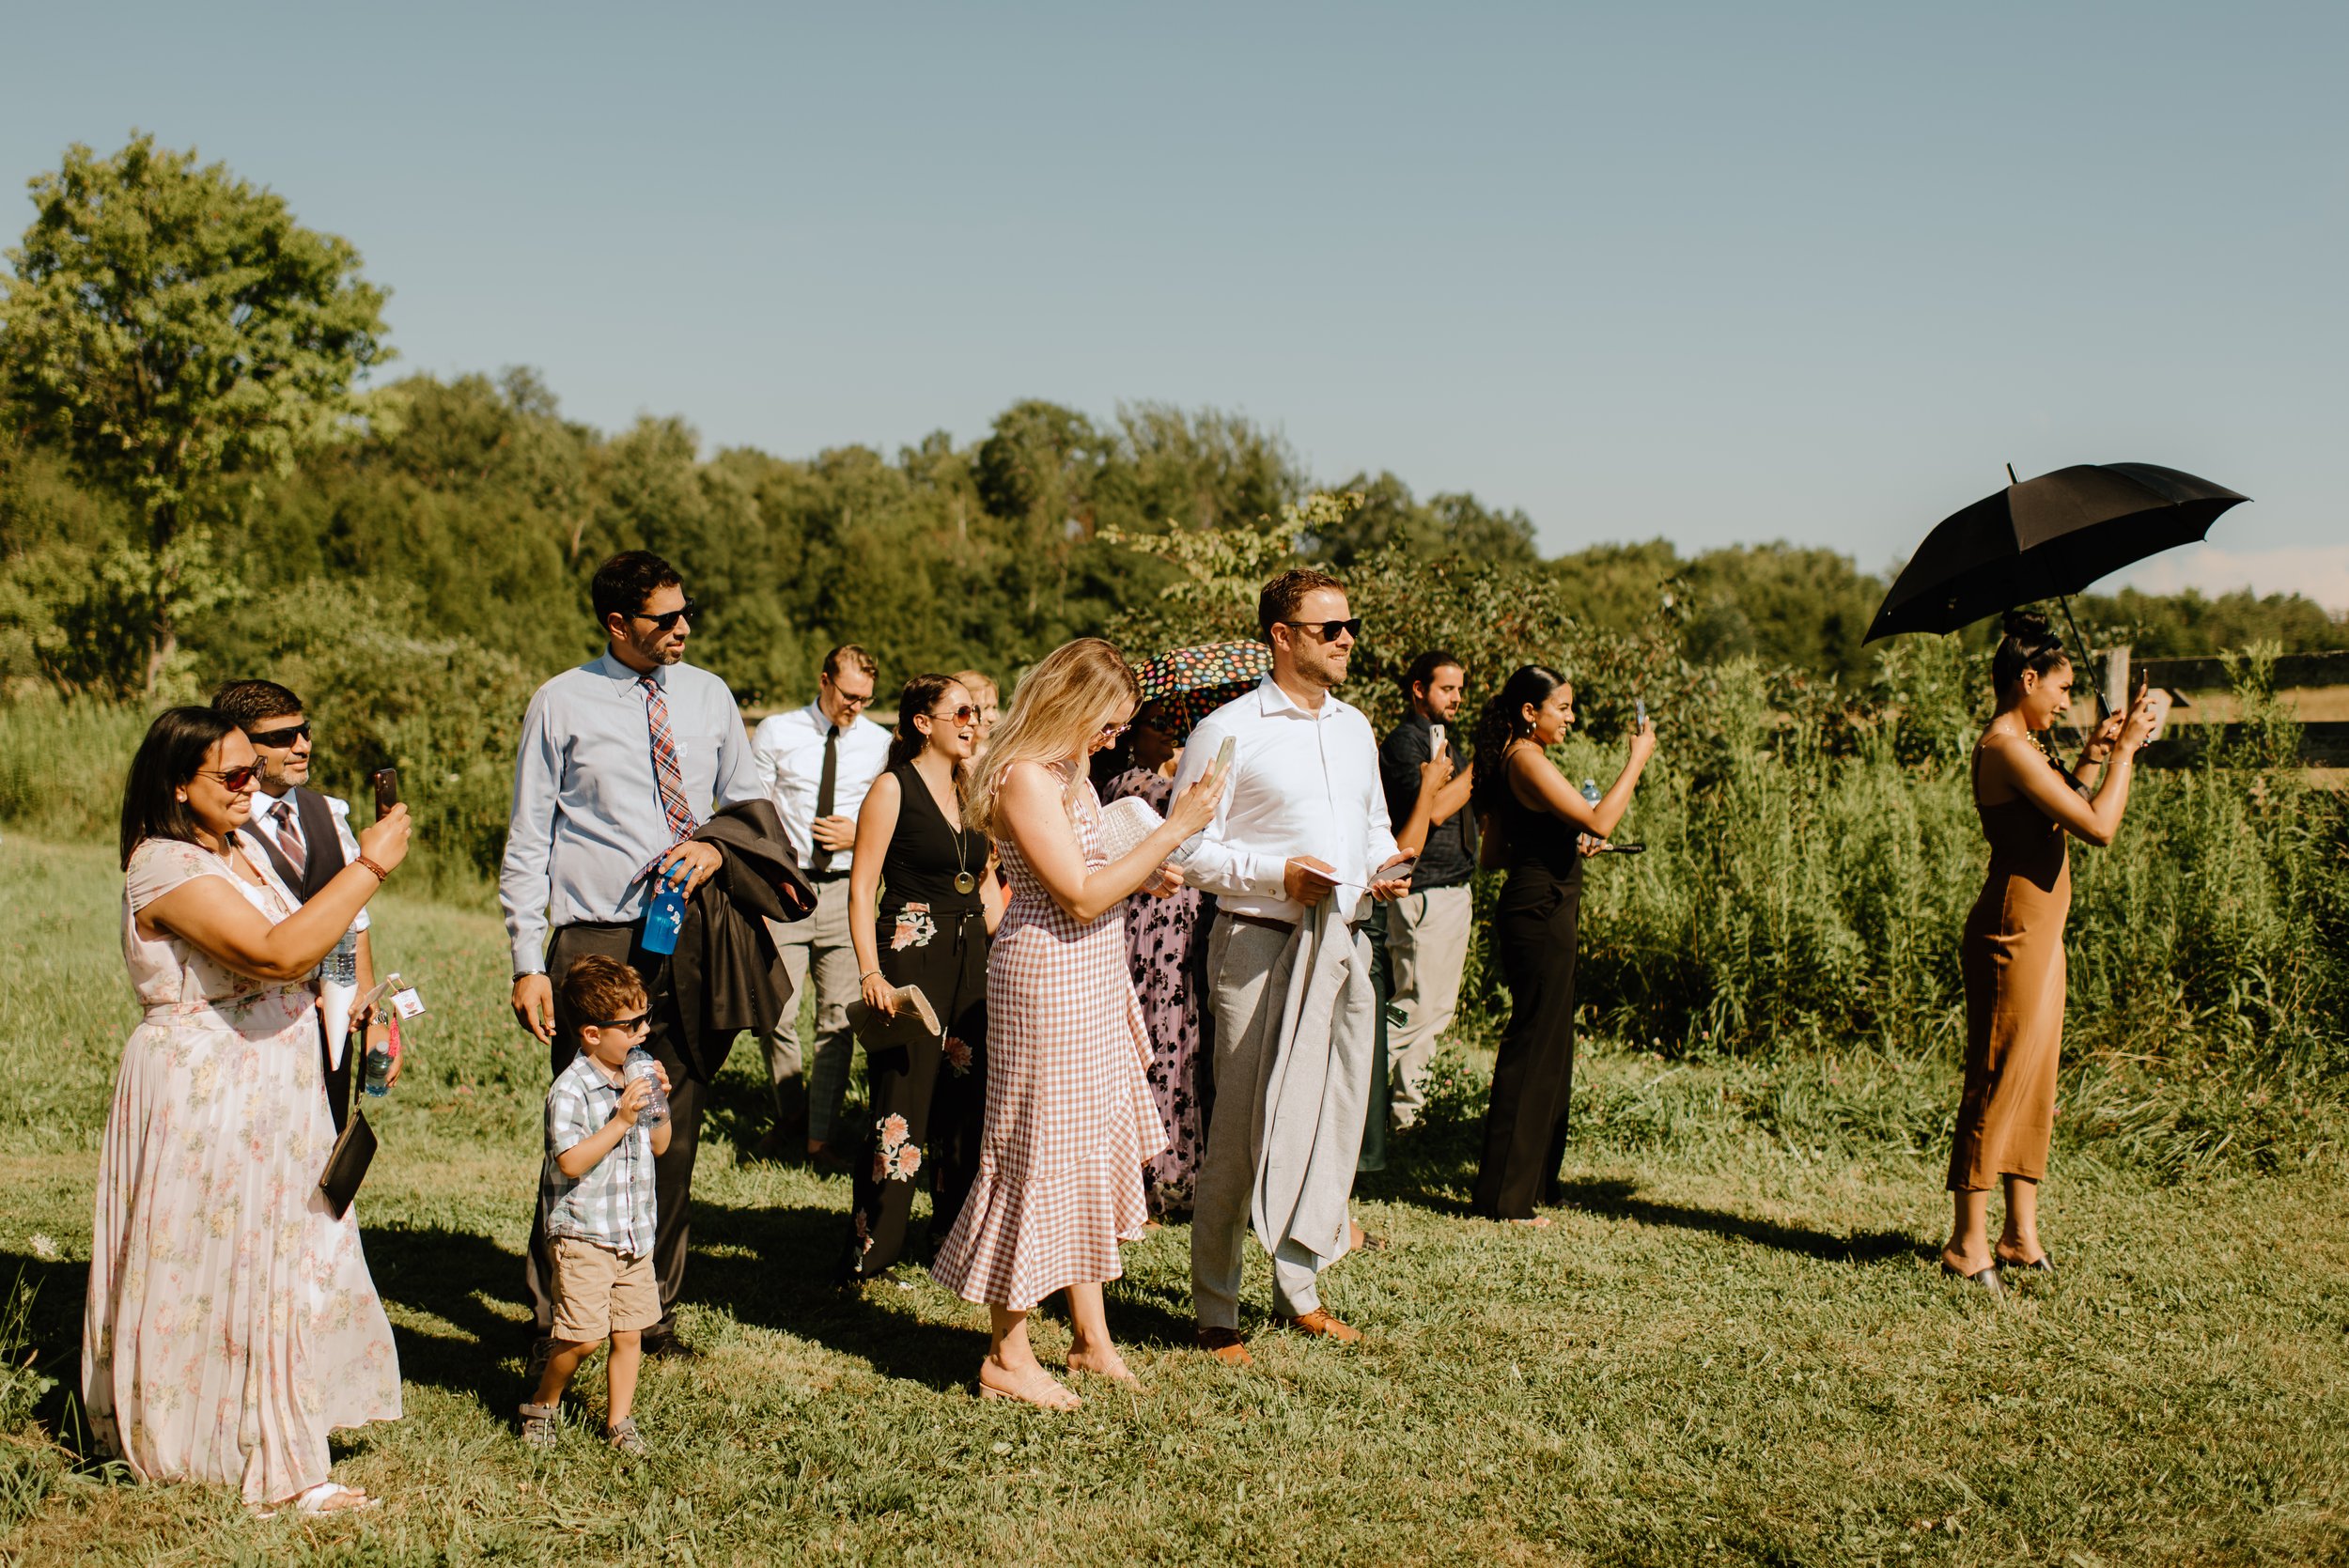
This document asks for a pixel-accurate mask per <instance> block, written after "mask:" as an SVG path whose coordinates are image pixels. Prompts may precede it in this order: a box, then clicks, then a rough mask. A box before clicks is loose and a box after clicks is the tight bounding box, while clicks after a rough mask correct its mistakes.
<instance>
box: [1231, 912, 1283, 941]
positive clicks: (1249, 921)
mask: <svg viewBox="0 0 2349 1568" xmlns="http://www.w3.org/2000/svg"><path fill="white" fill-rule="evenodd" d="M1221 914H1222V916H1223V918H1224V919H1225V920H1232V921H1237V922H1238V923H1239V924H1242V925H1254V926H1260V927H1262V928H1263V929H1265V930H1267V931H1278V932H1280V933H1281V935H1283V937H1285V936H1288V935H1290V934H1291V933H1292V932H1294V931H1295V930H1296V929H1297V922H1295V921H1293V920H1272V919H1270V918H1268V917H1267V916H1264V915H1244V914H1241V913H1240V912H1239V911H1238V910H1237V909H1225V910H1222V911H1221Z"/></svg>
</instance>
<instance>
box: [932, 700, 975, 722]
mask: <svg viewBox="0 0 2349 1568" xmlns="http://www.w3.org/2000/svg"><path fill="white" fill-rule="evenodd" d="M930 717H931V718H933V719H952V720H953V721H954V722H956V723H957V724H975V723H977V722H978V720H979V710H978V709H977V708H975V707H972V706H971V705H970V704H969V703H965V704H963V705H962V706H960V707H958V708H956V709H955V710H954V711H953V712H951V713H950V712H948V711H947V710H945V709H944V708H933V709H931V711H930Z"/></svg>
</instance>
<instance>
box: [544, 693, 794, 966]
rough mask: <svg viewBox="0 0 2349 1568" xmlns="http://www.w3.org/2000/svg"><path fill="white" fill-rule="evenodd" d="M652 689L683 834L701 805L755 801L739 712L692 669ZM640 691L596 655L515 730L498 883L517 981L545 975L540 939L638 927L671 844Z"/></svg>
mask: <svg viewBox="0 0 2349 1568" xmlns="http://www.w3.org/2000/svg"><path fill="white" fill-rule="evenodd" d="M652 677H653V681H654V683H655V684H656V685H658V686H659V687H660V688H661V703H662V706H665V707H667V709H668V710H669V737H670V739H671V740H672V741H673V742H675V744H676V747H677V772H678V774H679V776H680V777H681V779H682V781H683V783H684V784H685V802H686V805H687V806H688V807H689V808H691V809H692V813H693V815H694V818H695V820H697V821H701V822H707V821H708V820H709V817H710V814H711V812H712V810H713V809H714V808H713V804H712V803H713V802H714V803H715V808H723V807H726V806H731V805H733V804H735V803H736V802H738V801H741V800H756V799H757V798H758V779H757V775H756V774H754V772H752V770H751V745H750V740H749V738H748V737H746V736H744V735H743V733H742V710H741V709H740V708H738V707H736V706H734V693H733V692H731V691H727V690H726V683H725V682H724V681H722V680H720V679H719V678H718V677H717V676H716V675H711V674H710V673H709V672H708V670H697V669H695V668H693V666H692V665H691V664H665V665H662V666H661V667H660V668H658V669H655V670H654V671H653V672H652ZM641 678H642V677H641V676H639V675H637V673H636V672H635V671H634V670H631V669H630V668H629V667H628V666H627V665H625V664H623V663H621V662H620V661H619V660H616V659H614V658H613V657H612V655H611V653H610V651H609V650H607V651H606V652H605V653H604V655H603V657H602V658H600V659H598V660H593V661H592V662H590V663H586V664H583V665H581V666H580V667H579V668H578V669H576V670H566V671H564V672H563V673H562V674H561V675H557V676H555V677H554V678H553V679H552V680H550V681H548V682H547V683H546V684H545V685H544V686H541V687H540V688H538V691H537V695H536V696H534V697H532V698H531V699H530V709H529V711H528V712H527V713H525V714H524V715H523V716H522V740H521V753H520V754H519V755H518V756H517V757H516V759H515V762H514V815H513V819H512V820H511V821H510V822H509V823H508V824H507V825H506V862H505V864H504V865H503V866H502V867H501V868H500V869H499V872H498V903H499V904H500V905H501V906H502V907H504V908H505V910H506V934H507V936H508V937H510V938H511V939H512V940H513V945H514V972H515V973H517V974H537V973H541V972H543V971H544V970H545V969H546V960H547V935H548V932H549V931H550V929H551V928H552V927H553V926H557V925H569V924H573V923H575V922H579V921H594V922H597V923H599V924H608V925H623V924H628V923H630V922H631V921H633V920H635V919H636V918H637V917H638V916H639V915H641V914H642V913H644V908H645V901H646V896H647V891H648V890H647V888H646V878H645V872H646V869H647V868H649V867H650V866H651V865H652V864H653V862H656V861H658V860H660V858H661V856H662V855H664V854H666V853H668V851H669V849H670V848H671V846H673V845H674V844H675V842H676V838H675V835H674V834H673V833H671V832H670V831H669V819H668V814H667V813H666V812H665V811H664V810H663V809H662V808H661V782H660V780H659V779H658V778H656V777H655V776H654V773H653V765H652V730H651V726H650V724H649V722H648V721H647V719H646V706H645V692H644V689H643V688H642V687H641V686H639V685H638V681H639V680H640V679H641Z"/></svg>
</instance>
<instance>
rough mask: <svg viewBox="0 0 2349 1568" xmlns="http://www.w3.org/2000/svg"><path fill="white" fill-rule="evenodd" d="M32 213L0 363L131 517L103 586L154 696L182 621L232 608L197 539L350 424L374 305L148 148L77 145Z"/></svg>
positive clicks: (295, 233) (141, 139) (264, 215)
mask: <svg viewBox="0 0 2349 1568" xmlns="http://www.w3.org/2000/svg"><path fill="white" fill-rule="evenodd" d="M32 198H33V204H34V207H35V209H36V213H37V215H36V216H35V218H34V220H33V224H32V226H31V227H30V228H28V229H26V230H25V232H24V241H23V244H22V245H21V246H19V247H18V248H16V249H14V250H11V251H9V252H8V262H9V265H10V268H11V270H12V272H13V275H12V276H10V277H9V278H8V280H7V295H6V305H5V314H4V315H0V329H4V330H5V336H0V357H4V359H5V374H6V377H7V380H8V386H9V389H10V391H11V392H12V393H13V395H14V396H15V398H16V400H17V401H18V403H19V404H20V406H21V407H23V409H24V410H25V411H26V412H27V413H28V414H29V415H30V417H31V421H32V423H33V425H34V427H35V428H37V429H39V430H40V431H42V432H44V433H46V434H47V435H49V436H52V437H54V439H56V440H57V441H58V442H60V443H61V444H62V445H63V446H64V447H65V449H66V450H67V451H68V452H70V454H71V455H72V457H73V458H74V459H75V460H76V461H77V462H78V463H79V464H80V465H81V466H82V467H83V468H84V470H85V471H86V472H87V473H89V474H92V475H93V476H95V477H97V478H99V479H101V481H103V482H105V483H107V484H109V485H111V486H112V487H114V488H116V489H118V490H119V491H121V492H122V493H123V494H124V495H126V496H127V497H129V498H130V500H131V501H132V504H133V505H134V506H135V508H136V511H137V514H138V526H137V528H136V530H135V532H134V534H133V536H132V537H131V538H129V539H126V540H125V541H123V548H122V550H121V551H118V552H117V554H116V555H115V557H114V558H113V559H112V560H111V561H110V562H109V563H108V564H107V566H106V568H105V575H106V576H107V577H108V578H110V579H111V580H112V582H113V586H114V587H115V588H116V589H117V591H119V592H120V593H121V594H122V595H123V596H124V597H125V598H126V599H127V600H128V601H129V602H130V603H132V605H134V606H136V607H137V609H138V611H139V612H140V613H141V614H142V618H143V619H144V621H145V623H146V625H145V635H144V637H143V639H142V641H143V642H144V643H145V645H146V660H145V670H144V675H143V678H144V684H145V686H146V688H147V690H148V691H153V690H154V687H155V685H156V682H157V681H158V679H159V678H160V677H161V675H162V673H163V667H164V665H165V663H166V662H167V661H168V660H170V658H171V656H172V654H173V652H174V650H175V649H176V648H177V646H178V642H179V633H178V627H179V623H180V622H181V621H182V620H184V619H185V618H186V617H188V616H189V615H191V614H194V613H200V612H201V611H202V610H203V609H205V608H207V607H208V606H210V605H212V604H216V603H218V602H220V601H221V600H222V599H223V598H226V597H227V595H228V593H229V589H230V580H229V579H228V578H227V577H226V575H225V574H224V573H222V572H221V571H220V569H219V567H218V564H217V562H216V560H215V558H214V555H213V553H212V550H211V544H210V537H209V532H208V528H207V524H208V522H210V520H212V519H213V518H214V517H215V516H216V515H218V514H219V513H220V512H221V511H222V509H223V507H224V503H225V500H226V489H227V488H228V482H229V481H231V480H233V479H234V478H235V477H237V476H239V475H244V474H256V473H262V472H269V473H275V474H288V473H290V472H291V470H292V467H293V464H294V461H295V459H296V458H297V457H298V456H299V455H300V454H301V453H302V452H303V451H304V450H306V449H308V448H311V447H314V446H317V445H319V444H321V443H323V442H328V441H331V440H334V439H335V438H337V437H339V436H342V435H346V434H348V433H350V432H351V431H352V430H353V429H354V428H355V427H357V426H358V424H359V419H360V414H361V411H362V405H361V401H360V399H359V397H358V396H357V395H356V394H355V392H354V387H353V382H354V379H355V378H356V377H357V376H358V375H359V373H360V372H362V371H364V370H365V369H366V368H367V367H368V366H370V365H375V364H378V363H380V362H381V361H382V360H383V359H385V358H387V357H388V355H389V350H388V349H385V348H384V346H383V342H382V339H383V334H384V326H383V320H382V315H381V310H382V304H383V299H384V291H383V290H382V289H381V288H379V287H375V286H374V285H372V284H370V283H368V282H367V281H366V279H364V278H363V277H361V276H360V274H359V255H358V252H356V251H355V250H353V249H352V248H351V246H350V243H349V242H348V241H344V240H341V239H339V238H336V237H335V236H333V235H327V234H319V233H315V232H313V231H311V230H309V229H305V228H303V226H302V225H299V224H297V223H295V222H294V219H293V215H292V213H291V212H290V211H289V210H288V209H287V206H286V202H285V199H284V198H283V197H282V196H279V195H277V194H274V193H273V192H271V191H268V190H262V189H256V188H255V187H253V186H251V185H249V184H247V183H245V182H244V181H243V180H241V179H237V178H236V177H235V176H234V175H232V174H231V173H230V172H229V170H228V169H227V167H226V165H225V164H220V163H212V164H209V165H205V166H202V167H199V166H198V165H197V163H196V156H195V154H194V152H193V151H189V152H173V151H169V150H161V151H159V150H158V149H157V148H156V147H155V145H154V138H153V137H151V136H146V135H134V136H133V137H132V141H131V143H130V145H129V146H127V147H124V148H123V149H122V150H121V151H120V152H118V153H116V154H115V155H114V156H113V157H111V158H101V157H99V156H97V155H96V154H95V153H93V152H92V151H91V150H90V149H89V148H88V147H84V146H82V145H80V144H78V143H77V144H75V145H74V146H73V147H69V148H68V149H67V151H66V155H65V160H64V163H63V164H62V165H61V166H60V167H59V168H58V169H57V170H56V171H55V172H54V173H52V174H44V175H41V176H39V177H38V178H36V179H34V180H33V181H32Z"/></svg>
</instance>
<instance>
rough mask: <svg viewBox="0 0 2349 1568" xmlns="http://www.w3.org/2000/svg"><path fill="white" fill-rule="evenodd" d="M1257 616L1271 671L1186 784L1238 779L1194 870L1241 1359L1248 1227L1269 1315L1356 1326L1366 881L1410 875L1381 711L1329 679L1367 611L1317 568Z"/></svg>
mask: <svg viewBox="0 0 2349 1568" xmlns="http://www.w3.org/2000/svg"><path fill="white" fill-rule="evenodd" d="M1257 621H1258V626H1259V629H1260V630H1261V632H1262V634H1263V636H1264V640H1265V642H1266V643H1267V644H1269V645H1270V647H1271V649H1272V674H1271V675H1268V676H1267V677H1266V678H1265V680H1264V681H1263V682H1262V683H1261V684H1259V685H1258V686H1257V687H1256V689H1255V690H1254V691H1251V692H1249V693H1248V694H1247V695H1245V696H1243V697H1240V698H1239V699H1237V701H1234V702H1231V703H1228V704H1226V705H1225V706H1222V707H1221V708H1219V709H1217V710H1216V711H1215V712H1214V713H1212V714H1210V715H1208V716H1207V718H1206V720H1205V721H1203V722H1201V723H1200V724H1199V726H1198V727H1197V728H1196V729H1194V730H1193V731H1192V732H1191V736H1190V743H1189V745H1188V746H1186V747H1185V749H1184V753H1183V764H1182V768H1181V769H1180V771H1179V772H1178V773H1177V775H1176V777H1175V789H1176V790H1177V791H1178V792H1179V791H1180V790H1181V789H1182V788H1183V787H1184V786H1186V785H1187V784H1190V781H1191V780H1192V779H1194V778H1196V777H1198V776H1199V775H1200V774H1202V773H1204V772H1205V771H1206V768H1209V767H1210V766H1212V765H1213V763H1214V760H1215V757H1216V755H1217V753H1219V752H1221V749H1222V745H1223V742H1224V741H1225V740H1226V739H1227V738H1228V739H1230V740H1232V741H1233V742H1234V743H1235V750H1234V757H1233V768H1232V776H1231V781H1230V783H1229V784H1228V785H1227V793H1226V794H1225V796H1224V799H1223V802H1222V804H1221V807H1220V808H1219V810H1218V812H1217V814H1216V817H1215V820H1214V821H1213V822H1212V823H1210V824H1209V826H1208V828H1207V830H1206V836H1205V838H1204V839H1203V841H1202V842H1201V844H1200V846H1199V847H1198V849H1197V850H1196V851H1195V852H1194V853H1193V855H1192V856H1191V858H1190V862H1189V863H1188V864H1187V865H1186V866H1185V868H1184V874H1185V877H1186V879H1187V880H1188V881H1189V882H1190V884H1191V885H1193V886H1195V887H1199V888H1203V889H1205V890H1206V891H1207V892H1209V893H1214V894H1215V895H1216V899H1217V907H1218V913H1217V917H1216V923H1215V927H1214V929H1213V931H1212V932H1211V933H1210V934H1209V936H1208V943H1207V987H1208V998H1207V1000H1208V1005H1209V1006H1210V1007H1212V1008H1213V1009H1214V1017H1215V1059H1214V1063H1213V1072H1214V1079H1215V1088H1216V1095H1215V1110H1214V1112H1213V1116H1212V1120H1211V1122H1210V1124H1209V1126H1208V1129H1207V1147H1206V1157H1205V1158H1204V1159H1203V1160H1202V1161H1201V1165H1200V1172H1199V1181H1198V1188H1197V1191H1196V1194H1195V1196H1194V1199H1193V1206H1192V1214H1191V1252H1190V1276H1191V1294H1192V1296H1193V1299H1194V1302H1195V1305H1196V1308H1197V1311H1198V1314H1199V1343H1200V1344H1201V1346H1202V1347H1203V1348H1205V1349H1206V1350H1207V1351H1209V1352H1210V1353H1212V1354H1213V1355H1215V1356H1216V1357H1217V1358H1220V1359H1221V1360H1223V1361H1226V1362H1229V1363H1231V1364H1234V1365H1246V1364H1247V1363H1248V1361H1249V1355H1248V1347H1247V1345H1246V1343H1245V1342H1244V1341H1243V1339H1242V1337H1241V1335H1240V1333H1239V1302H1238V1294H1239V1284H1240V1268H1241V1263H1242V1249H1243V1247H1244V1246H1245V1243H1246V1239H1247V1234H1248V1232H1249V1230H1250V1228H1251V1227H1253V1229H1254V1230H1255V1233H1256V1235H1257V1239H1258V1240H1259V1242H1260V1243H1261V1244H1262V1245H1263V1246H1264V1248H1265V1250H1267V1251H1268V1252H1269V1253H1271V1254H1272V1264H1273V1302H1272V1307H1273V1312H1275V1313H1276V1314H1277V1315H1279V1316H1280V1317H1282V1318H1283V1319H1285V1320H1286V1321H1287V1322H1288V1323H1289V1325H1290V1326H1291V1327H1295V1328H1298V1329H1299V1330H1300V1331H1302V1332H1304V1333H1307V1334H1312V1335H1315V1336H1317V1337H1322V1338H1329V1339H1335V1340H1357V1339H1360V1338H1361V1334H1360V1332H1359V1331H1357V1330H1356V1329H1354V1328H1353V1327H1349V1326H1348V1325H1346V1324H1345V1323H1343V1322H1341V1321H1339V1320H1338V1319H1337V1318H1336V1317H1333V1316H1332V1315H1330V1312H1328V1311H1326V1310H1325V1309H1324V1308H1323V1307H1322V1305H1321V1300H1320V1296H1319V1294H1318V1291H1317V1289H1316V1285H1315V1280H1316V1276H1317V1275H1318V1274H1319V1272H1320V1271H1321V1270H1322V1269H1323V1268H1326V1267H1328V1266H1329V1265H1330V1264H1332V1263H1334V1262H1336V1261H1337V1260H1338V1259H1339V1258H1340V1257H1343V1256H1344V1255H1345V1253H1346V1249H1347V1246H1348V1236H1349V1233H1350V1225H1349V1223H1348V1221H1347V1219H1346V1197H1347V1194H1348V1192H1349V1191H1350V1189H1351V1188H1352V1187H1353V1184H1354V1164H1355V1160H1356V1159H1357V1157H1359V1156H1360V1155H1361V1141H1362V1130H1363V1118H1364V1110H1365V1107H1366V1106H1367V1105H1368V1103H1369V1102H1368V1094H1369V1085H1370V1073H1371V1056H1372V1050H1373V1045H1374V1028H1375V1024H1376V1017H1375V1015H1374V1013H1373V1005H1374V1003H1373V1000H1372V996H1371V985H1370V942H1369V939H1368V937H1367V936H1366V935H1365V934H1364V933H1362V932H1361V930H1360V929H1359V928H1358V927H1357V926H1356V924H1355V921H1356V919H1357V917H1358V916H1359V914H1360V913H1361V910H1362V908H1365V903H1364V899H1365V895H1368V896H1369V897H1375V898H1379V899H1390V898H1394V897H1396V896H1399V895H1400V894H1402V893H1407V892H1408V891H1409V889H1410V875H1409V867H1408V864H1406V863H1404V862H1402V860H1401V857H1399V856H1398V855H1397V854H1396V852H1395V844H1394V834H1393V831H1392V828H1391V826H1390V824H1389V821H1388V817H1387V803H1386V797H1385V792H1384V790H1383V788H1382V786H1381V784H1380V780H1379V774H1378V749H1377V741H1376V739H1375V738H1374V737H1373V736H1372V734H1371V729H1370V722H1369V720H1367V719H1366V718H1364V717H1363V715H1362V713H1361V710H1360V709H1359V708H1356V707H1354V706H1351V705H1349V704H1346V703H1344V702H1341V701H1339V700H1338V698H1337V697H1336V696H1334V695H1333V694H1332V691H1333V689H1334V688H1336V687H1337V686H1338V685H1339V684H1340V683H1342V682H1343V681H1344V680H1345V679H1346V664H1347V661H1348V660H1349V659H1350V658H1351V656H1352V654H1353V650H1354V643H1355V639H1356V637H1357V636H1358V635H1359V634H1360V632H1361V622H1360V621H1359V620H1356V619H1354V618H1353V617H1352V616H1351V615H1350V614H1349V613H1348V610H1347V606H1346V589H1345V586H1344V584H1342V583H1340V582H1338V581H1337V580H1336V579H1335V578H1332V577H1328V576H1325V575H1324V574H1322V573H1320V572H1316V571H1310V570H1299V571H1292V572H1287V573H1284V574H1283V575H1282V576H1281V577H1278V578H1275V579H1274V580H1273V581H1272V582H1268V583H1267V584H1266V585H1265V589H1264V593H1263V595H1262V597H1261V598H1259V599H1258V601H1257Z"/></svg>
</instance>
